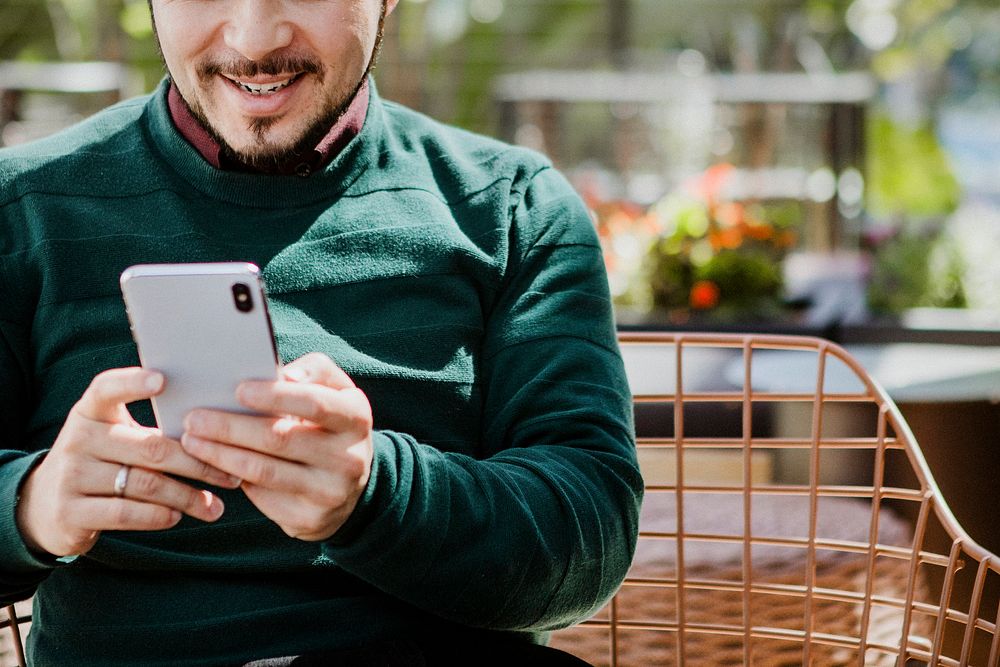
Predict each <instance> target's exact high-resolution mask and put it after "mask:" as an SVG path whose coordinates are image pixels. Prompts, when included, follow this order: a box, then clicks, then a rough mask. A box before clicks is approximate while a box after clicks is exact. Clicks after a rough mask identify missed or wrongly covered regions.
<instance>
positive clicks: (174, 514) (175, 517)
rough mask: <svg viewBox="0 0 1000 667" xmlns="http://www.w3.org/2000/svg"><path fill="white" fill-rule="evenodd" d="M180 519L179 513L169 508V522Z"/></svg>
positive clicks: (175, 521)
mask: <svg viewBox="0 0 1000 667" xmlns="http://www.w3.org/2000/svg"><path fill="white" fill-rule="evenodd" d="M180 520H181V513H180V512H178V511H177V510H170V523H172V524H173V523H177V522H178V521H180Z"/></svg>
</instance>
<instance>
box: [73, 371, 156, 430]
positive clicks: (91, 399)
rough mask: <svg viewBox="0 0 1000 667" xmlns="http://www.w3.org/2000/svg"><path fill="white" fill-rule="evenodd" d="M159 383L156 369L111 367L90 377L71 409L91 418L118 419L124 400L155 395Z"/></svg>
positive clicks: (95, 419)
mask: <svg viewBox="0 0 1000 667" xmlns="http://www.w3.org/2000/svg"><path fill="white" fill-rule="evenodd" d="M163 383H164V379H163V375H162V374H161V373H158V372H156V371H149V370H146V369H144V368H138V367H131V368H113V369H111V370H107V371H104V372H102V373H99V374H98V375H97V376H96V377H94V379H93V380H92V381H91V383H90V386H89V387H87V390H86V391H84V392H83V396H81V397H80V400H79V401H77V403H76V405H75V406H74V410H75V411H76V412H77V413H78V414H80V415H81V416H83V417H85V418H87V419H90V420H92V421H101V422H113V421H119V420H120V419H121V418H122V412H123V408H124V405H125V404H126V403H131V402H133V401H141V400H143V399H147V398H150V397H152V396H155V395H157V394H159V393H160V392H161V391H162V390H163ZM125 412H127V411H125Z"/></svg>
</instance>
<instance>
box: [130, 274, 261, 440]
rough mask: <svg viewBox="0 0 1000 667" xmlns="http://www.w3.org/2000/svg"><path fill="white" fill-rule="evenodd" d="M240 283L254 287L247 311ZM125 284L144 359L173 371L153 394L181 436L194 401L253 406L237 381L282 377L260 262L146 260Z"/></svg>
mask: <svg viewBox="0 0 1000 667" xmlns="http://www.w3.org/2000/svg"><path fill="white" fill-rule="evenodd" d="M236 283H242V284H245V285H247V286H248V287H249V290H248V293H249V295H250V299H252V308H251V309H250V310H249V311H247V312H242V311H241V310H239V309H238V308H237V305H236V298H235V297H234V292H233V285H234V284H236ZM121 286H122V293H123V294H124V296H125V304H126V308H127V309H128V313H129V320H130V322H131V325H132V335H133V337H134V338H135V341H136V345H137V346H138V348H139V359H140V361H141V362H142V365H143V367H144V368H150V369H155V370H158V371H160V372H162V373H163V375H164V377H165V378H166V386H165V388H164V390H163V392H162V393H161V394H160V395H159V396H156V397H154V398H153V401H152V402H153V411H154V413H155V414H156V421H157V424H158V425H159V427H160V428H161V429H162V430H163V432H164V434H165V435H167V436H168V437H172V438H178V437H180V435H181V433H182V432H183V430H184V429H183V420H184V417H185V416H186V415H187V413H188V412H190V411H191V410H192V409H194V408H198V407H206V408H217V409H221V410H227V411H230V412H241V413H248V412H249V411H248V410H247V409H246V408H244V407H242V406H241V405H240V404H239V403H238V402H237V401H236V397H235V391H236V386H237V385H238V384H239V383H240V382H242V381H243V380H249V379H259V380H274V379H276V377H277V368H278V359H277V354H276V350H275V346H274V337H273V334H272V332H271V325H270V321H269V318H268V314H267V306H266V302H265V300H264V293H263V288H262V287H261V283H260V279H259V277H258V272H257V268H256V267H255V266H253V265H252V264H243V263H220V264H179V265H156V264H150V265H140V266H135V267H131V268H129V269H127V270H126V271H125V273H123V274H122V280H121ZM240 289H242V288H240Z"/></svg>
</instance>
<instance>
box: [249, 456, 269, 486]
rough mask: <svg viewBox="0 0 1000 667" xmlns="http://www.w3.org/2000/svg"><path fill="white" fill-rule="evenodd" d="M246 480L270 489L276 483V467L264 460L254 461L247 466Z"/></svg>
mask: <svg viewBox="0 0 1000 667" xmlns="http://www.w3.org/2000/svg"><path fill="white" fill-rule="evenodd" d="M245 479H249V480H250V481H252V482H253V483H254V484H257V485H258V486H263V487H265V488H268V487H270V486H272V484H273V483H274V479H275V472H274V466H273V465H271V464H270V463H269V462H268V461H265V460H263V459H253V460H251V462H250V464H249V465H248V466H247V474H246V475H245Z"/></svg>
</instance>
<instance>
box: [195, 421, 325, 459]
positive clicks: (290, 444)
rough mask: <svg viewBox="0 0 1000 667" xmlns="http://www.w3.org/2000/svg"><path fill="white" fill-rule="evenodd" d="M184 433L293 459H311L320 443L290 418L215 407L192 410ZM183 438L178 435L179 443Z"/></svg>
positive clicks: (310, 428)
mask: <svg viewBox="0 0 1000 667" xmlns="http://www.w3.org/2000/svg"><path fill="white" fill-rule="evenodd" d="M184 425H185V431H184V433H185V435H192V436H196V437H199V438H201V439H203V440H210V441H213V442H220V443H224V444H227V445H234V446H236V447H242V448H244V449H250V450H253V451H257V452H260V453H262V454H267V455H268V456H273V457H276V458H281V459H285V460H287V461H293V462H301V463H305V462H315V461H316V460H318V458H319V457H322V451H321V450H322V446H321V445H320V444H319V443H317V442H316V439H315V438H311V437H309V436H310V435H314V434H315V433H316V432H317V428H316V427H315V426H313V425H311V424H305V423H303V422H302V421H301V420H299V419H296V418H294V417H257V416H254V415H241V414H236V413H233V412H220V411H217V410H192V411H191V412H190V413H189V414H188V416H187V418H185V420H184ZM183 441H184V438H183V436H181V442H182V443H183Z"/></svg>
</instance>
